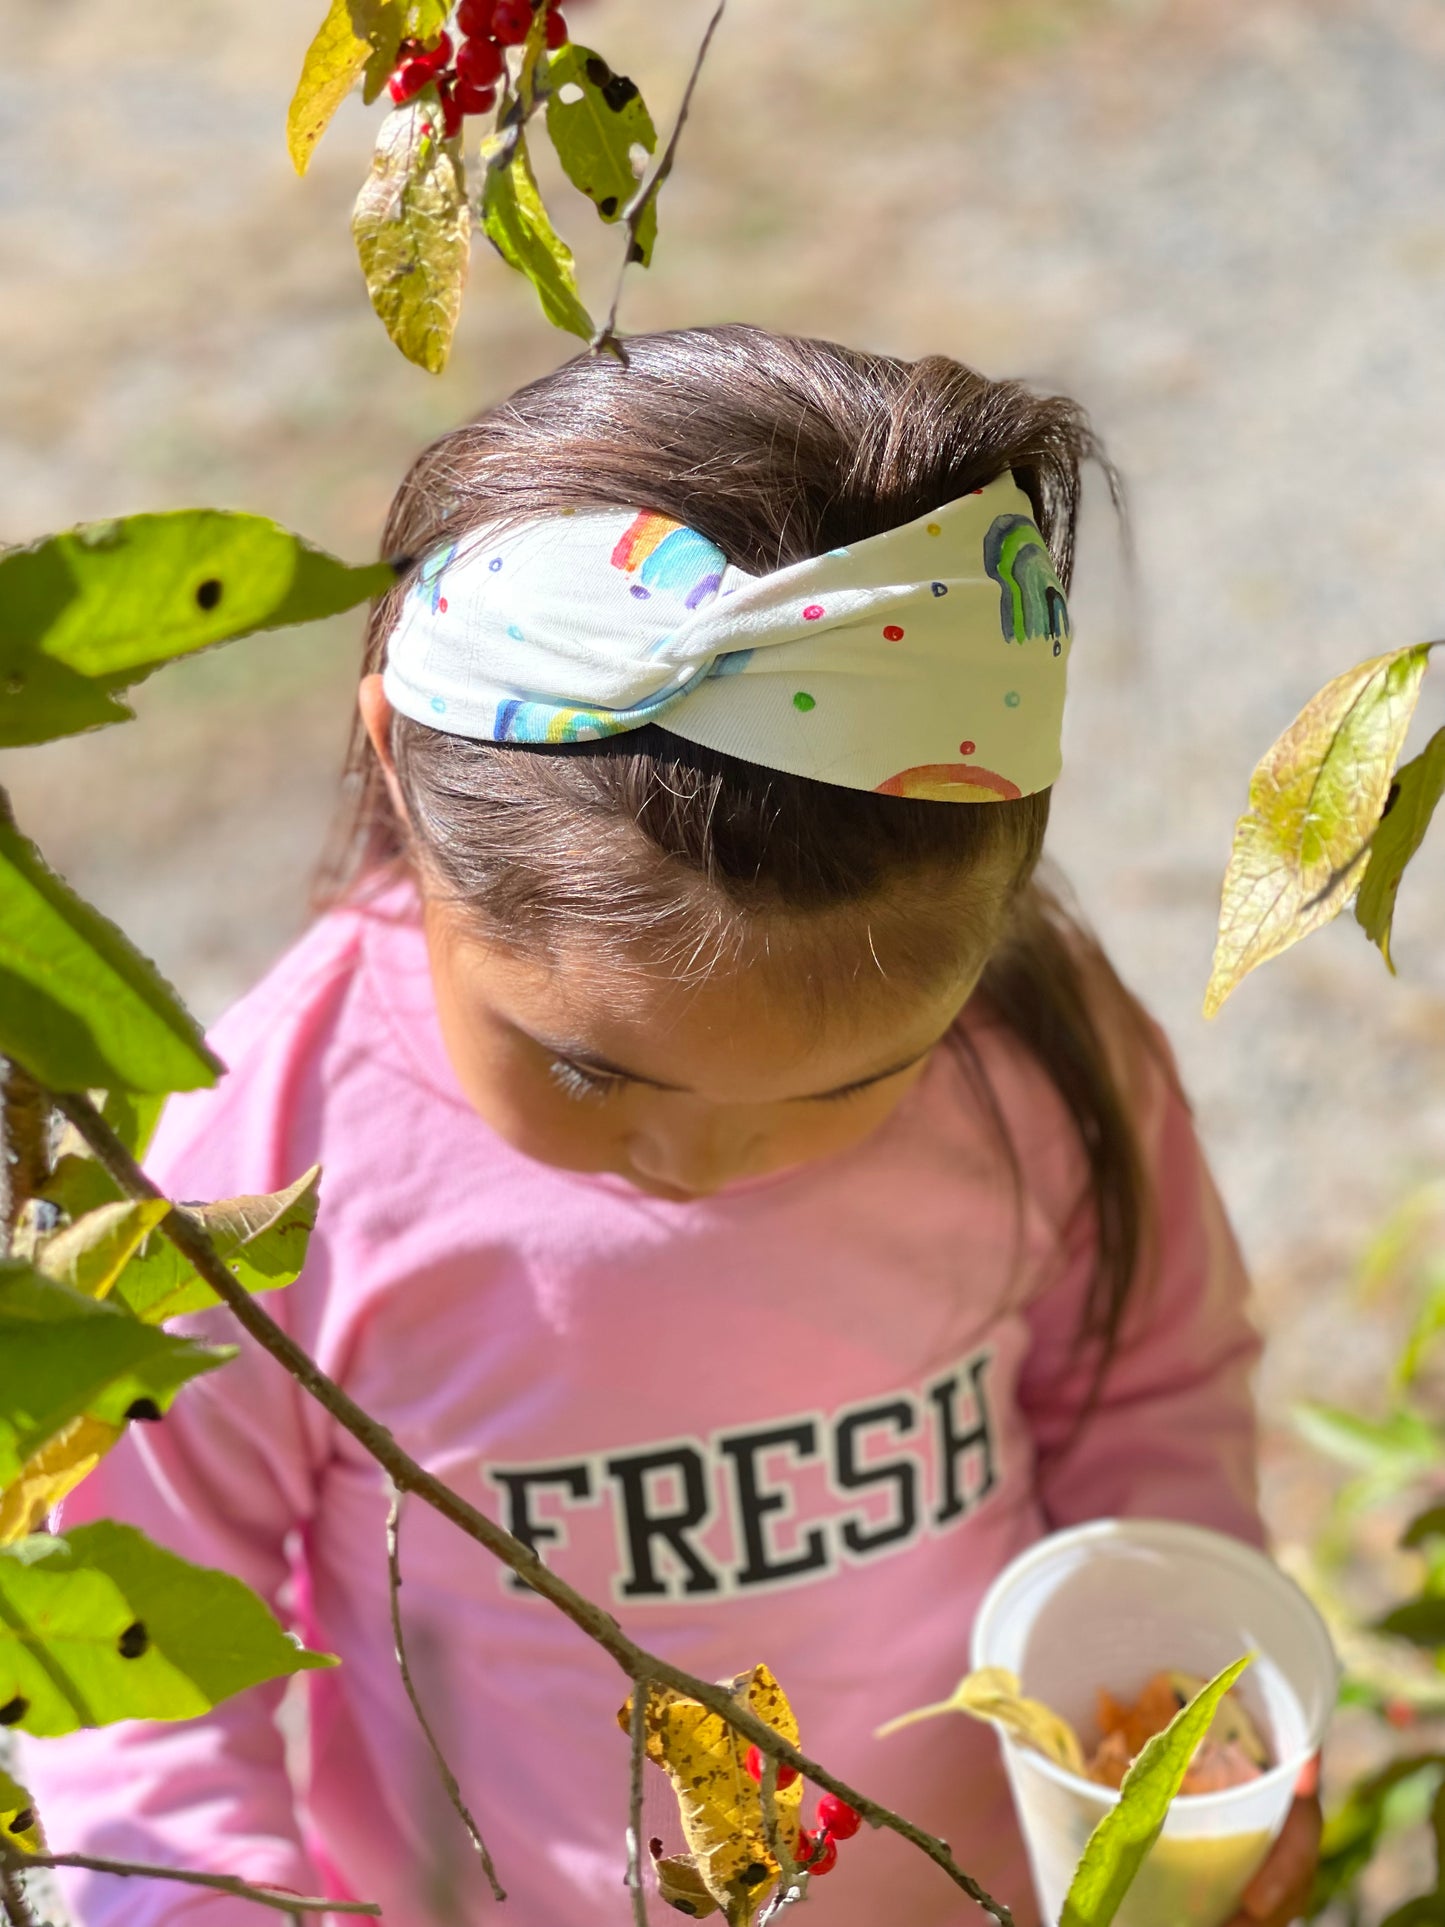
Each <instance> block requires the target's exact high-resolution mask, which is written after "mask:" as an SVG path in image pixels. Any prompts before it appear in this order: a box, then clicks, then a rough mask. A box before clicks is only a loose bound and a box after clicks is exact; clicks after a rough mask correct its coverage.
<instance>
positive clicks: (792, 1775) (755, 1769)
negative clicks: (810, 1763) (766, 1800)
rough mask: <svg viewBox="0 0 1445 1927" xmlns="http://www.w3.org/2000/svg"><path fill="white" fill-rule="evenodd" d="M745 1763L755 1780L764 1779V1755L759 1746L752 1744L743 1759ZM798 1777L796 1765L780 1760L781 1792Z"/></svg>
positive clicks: (779, 1784)
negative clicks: (789, 1764) (786, 1764)
mask: <svg viewBox="0 0 1445 1927" xmlns="http://www.w3.org/2000/svg"><path fill="white" fill-rule="evenodd" d="M743 1765H744V1766H745V1767H746V1768H747V1770H748V1772H749V1773H750V1774H751V1775H752V1776H753V1778H754V1779H755V1780H761V1779H762V1777H763V1756H762V1752H761V1750H760V1749H759V1748H758V1747H756V1746H750V1747H749V1748H748V1750H747V1753H746V1755H745V1756H744V1759H743ZM797 1777H798V1769H797V1768H796V1767H795V1766H785V1765H784V1764H783V1763H782V1762H781V1761H779V1762H778V1791H779V1792H780V1793H781V1792H782V1790H783V1788H784V1787H785V1786H791V1785H792V1784H793V1782H794V1780H796V1779H797Z"/></svg>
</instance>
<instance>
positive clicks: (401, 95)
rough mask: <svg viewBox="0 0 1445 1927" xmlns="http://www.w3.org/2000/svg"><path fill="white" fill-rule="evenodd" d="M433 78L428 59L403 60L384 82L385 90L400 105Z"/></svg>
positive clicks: (434, 74) (428, 84) (432, 70)
mask: <svg viewBox="0 0 1445 1927" xmlns="http://www.w3.org/2000/svg"><path fill="white" fill-rule="evenodd" d="M435 79H436V73H435V71H434V69H433V67H432V64H431V62H430V61H429V60H404V61H403V62H402V63H401V65H400V66H399V67H398V68H397V70H396V72H395V73H394V74H393V75H392V77H391V79H390V80H389V81H388V82H387V83H386V85H387V91H388V92H389V93H390V95H391V97H392V99H393V100H394V101H395V102H396V104H397V106H398V107H400V106H402V105H403V103H404V102H406V101H408V100H410V99H411V98H412V96H413V95H414V94H419V93H420V92H421V90H422V88H423V87H427V86H430V84H431V83H432V81H433V80H435Z"/></svg>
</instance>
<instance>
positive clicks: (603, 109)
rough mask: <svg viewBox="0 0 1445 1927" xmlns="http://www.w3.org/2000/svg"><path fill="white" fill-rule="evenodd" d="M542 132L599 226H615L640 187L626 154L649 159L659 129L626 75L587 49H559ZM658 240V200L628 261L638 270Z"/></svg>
mask: <svg viewBox="0 0 1445 1927" xmlns="http://www.w3.org/2000/svg"><path fill="white" fill-rule="evenodd" d="M546 87H547V132H548V134H549V135H550V136H551V138H552V145H553V146H554V147H555V148H556V150H557V158H558V160H560V161H561V163H562V166H563V169H564V170H565V172H566V175H567V178H568V180H569V181H571V183H572V185H573V186H574V187H576V188H580V189H581V191H582V192H583V193H584V194H585V195H586V196H587V198H588V200H589V201H591V202H592V204H593V206H594V207H595V208H596V209H597V212H598V213H599V214H600V215H601V216H602V219H603V220H604V221H616V220H619V219H620V218H621V216H622V213H623V211H624V209H625V208H626V206H627V203H628V202H629V201H630V200H631V199H632V197H633V195H634V194H635V193H636V192H637V189H638V179H637V175H636V173H635V172H634V170H633V165H632V150H633V148H634V147H640V148H642V149H643V150H644V151H645V152H646V153H648V154H651V153H654V152H655V151H656V148H657V129H656V128H655V127H654V126H653V124H652V116H651V114H649V113H648V111H647V107H646V105H645V104H644V102H643V98H642V96H641V94H640V93H638V91H637V88H636V86H635V85H634V84H633V82H632V81H630V80H629V79H628V78H627V76H626V75H625V74H614V73H613V71H612V69H611V68H610V67H609V66H608V64H607V62H606V61H605V60H604V59H603V58H602V56H601V55H600V54H595V53H593V52H592V50H591V49H590V48H589V47H577V46H573V45H572V44H571V43H570V42H569V43H568V44H567V45H566V46H564V47H560V48H559V49H558V50H557V52H556V53H554V54H553V55H552V58H551V59H550V60H549V61H548V63H547V77H546ZM656 239H657V202H656V200H655V199H654V200H652V201H650V202H649V203H648V206H647V209H646V211H645V212H644V214H643V217H642V219H641V221H640V222H639V223H638V228H637V243H636V248H635V251H634V253H633V256H632V258H633V259H634V260H636V261H640V262H641V263H642V265H643V267H646V266H648V264H649V263H650V262H651V260H652V247H653V243H654V241H655V240H656Z"/></svg>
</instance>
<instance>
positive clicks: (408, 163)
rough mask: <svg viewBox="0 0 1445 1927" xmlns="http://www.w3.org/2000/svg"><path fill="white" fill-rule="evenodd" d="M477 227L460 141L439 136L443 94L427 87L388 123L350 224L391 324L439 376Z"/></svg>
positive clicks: (413, 356)
mask: <svg viewBox="0 0 1445 1927" xmlns="http://www.w3.org/2000/svg"><path fill="white" fill-rule="evenodd" d="M471 227H472V217H471V209H470V208H469V207H468V205H467V192H466V182H465V179H464V177H463V173H462V164H461V158H460V149H459V147H458V144H457V143H456V142H455V141H448V140H445V139H444V138H443V137H442V108H441V99H440V96H439V95H438V93H437V90H436V88H435V86H430V87H426V88H424V89H423V90H422V92H421V93H419V94H417V95H416V96H415V98H414V99H412V100H409V101H408V102H407V103H406V105H405V106H404V107H398V108H396V109H395V111H394V112H392V113H390V114H388V115H387V116H386V118H385V120H384V121H383V122H382V123H381V131H380V133H379V134H378V136H377V142H376V152H375V153H374V154H373V156H372V162H371V172H370V174H369V175H368V176H367V179H366V183H365V185H364V186H363V188H362V190H361V193H360V194H359V195H358V196H357V201H356V207H355V209H354V210H353V212H352V217H351V232H352V236H353V238H354V239H355V242H356V251H357V253H358V254H359V256H360V257H361V268H362V272H363V274H364V275H365V276H366V286H367V291H368V293H369V294H370V296H371V305H372V307H373V308H375V310H376V312H377V314H378V315H379V316H380V317H381V321H382V324H383V326H384V327H385V329H386V332H387V333H388V334H389V335H390V336H391V338H392V340H393V341H394V342H395V343H396V345H397V347H398V348H400V350H401V352H402V353H403V354H404V355H405V356H406V358H407V360H408V361H414V362H415V363H416V364H417V366H418V367H421V368H425V369H427V370H428V371H429V372H430V373H431V374H434V375H435V374H440V372H441V370H442V369H443V368H445V367H446V365H447V357H448V355H449V354H450V353H451V346H452V336H453V334H454V333H455V332H456V325H457V316H458V315H459V314H460V313H461V305H462V288H463V287H464V285H465V283H466V278H467V265H468V262H469V260H470V257H471Z"/></svg>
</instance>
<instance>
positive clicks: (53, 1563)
mask: <svg viewBox="0 0 1445 1927" xmlns="http://www.w3.org/2000/svg"><path fill="white" fill-rule="evenodd" d="M335 1663H336V1662H335V1660H334V1659H332V1658H330V1657H329V1656H328V1655H327V1654H325V1653H313V1652H308V1651H306V1649H305V1648H304V1647H300V1646H297V1645H295V1644H294V1643H293V1641H292V1640H291V1639H289V1638H288V1637H287V1635H286V1633H285V1632H283V1630H282V1629H281V1627H280V1625H279V1624H278V1623H277V1621H276V1620H275V1618H274V1617H273V1616H272V1614H271V1612H270V1611H269V1610H268V1608H267V1607H266V1606H265V1604H264V1603H263V1602H262V1601H261V1600H260V1599H258V1598H257V1596H256V1595H255V1593H253V1592H252V1591H251V1590H250V1589H249V1588H248V1587H246V1586H243V1585H242V1584H241V1582H240V1580H239V1579H233V1578H232V1577H231V1576H230V1575H229V1573H224V1572H214V1571H211V1570H209V1569H207V1568H205V1567H202V1566H193V1565H190V1564H188V1563H187V1561H186V1560H184V1559H178V1558H177V1557H176V1555H175V1554H174V1553H171V1552H166V1551H164V1550H163V1549H162V1548H161V1547H160V1546H157V1545H153V1544H152V1543H151V1541H150V1540H149V1539H147V1538H146V1536H145V1534H144V1533H142V1532H137V1531H136V1529H135V1528H134V1527H133V1526H125V1525H120V1524H117V1523H116V1522H115V1521H114V1520H110V1519H102V1520H100V1521H98V1522H97V1523H96V1524H94V1525H88V1526H79V1527H77V1528H76V1530H75V1531H74V1532H70V1533H67V1534H65V1535H64V1536H63V1537H56V1538H52V1537H51V1536H50V1535H49V1534H45V1533H38V1534H36V1535H35V1536H33V1537H32V1538H29V1539H22V1540H21V1541H20V1543H19V1544H18V1545H14V1546H10V1547H7V1548H5V1549H4V1550H0V1696H4V1704H5V1710H6V1711H9V1710H10V1708H12V1707H13V1706H14V1704H15V1702H16V1701H17V1700H18V1701H20V1703H21V1711H20V1712H19V1714H18V1716H16V1717H12V1718H11V1720H10V1721H9V1724H11V1725H18V1726H20V1727H22V1728H23V1729H24V1730H25V1731H26V1732H27V1733H34V1734H36V1735H38V1736H41V1737H48V1736H51V1735H54V1734H58V1733H70V1732H73V1731H74V1730H75V1728H76V1727H78V1726H105V1725H108V1724H109V1723H110V1722H111V1721H112V1720H124V1719H147V1720H184V1719H192V1718H194V1717H195V1716H196V1715H197V1714H198V1713H205V1712H208V1711H209V1710H210V1708H211V1707H213V1706H214V1705H216V1704H217V1702H218V1701H220V1700H223V1699H229V1698H230V1696H231V1695H232V1694H233V1693H239V1692H240V1691H242V1690H243V1688H245V1687H247V1686H255V1685H257V1684H259V1683H260V1681H262V1680H267V1679H279V1678H282V1677H284V1676H285V1675H287V1674H290V1673H299V1672H304V1671H307V1670H309V1669H310V1668H312V1667H316V1666H333V1665H335Z"/></svg>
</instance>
